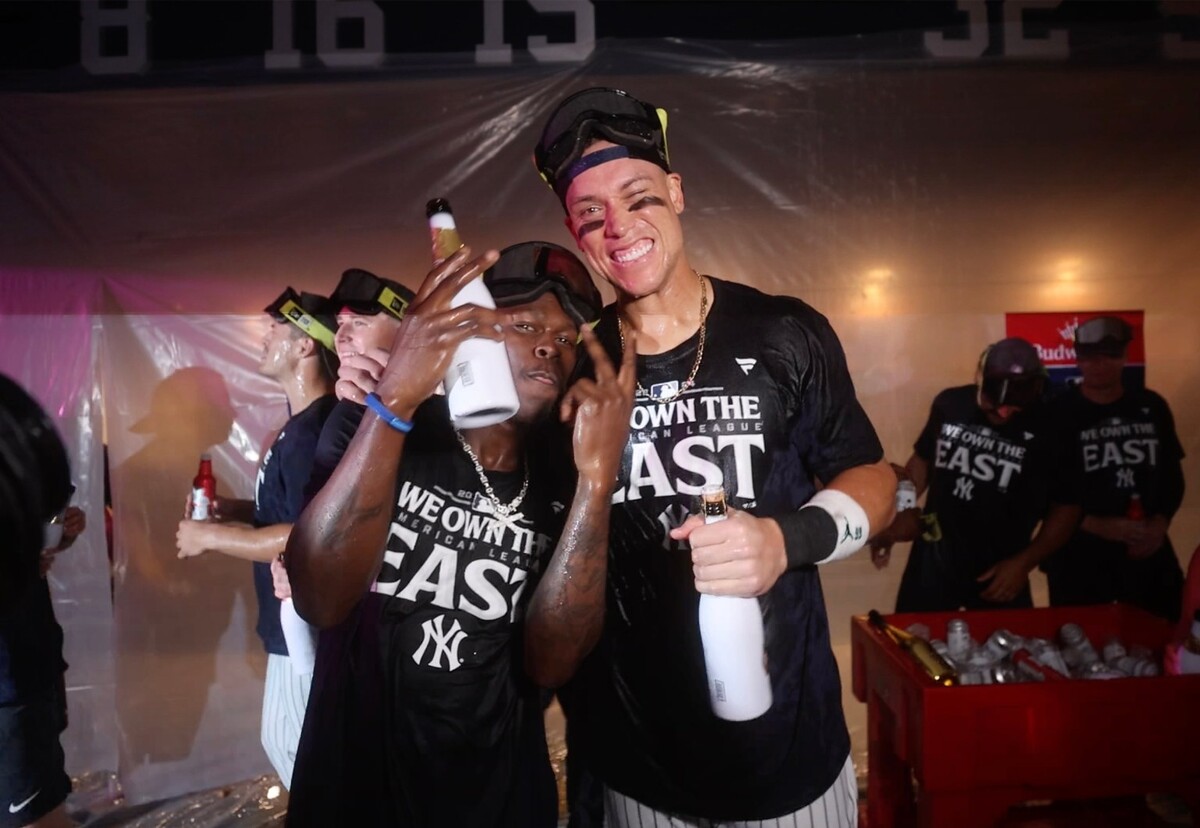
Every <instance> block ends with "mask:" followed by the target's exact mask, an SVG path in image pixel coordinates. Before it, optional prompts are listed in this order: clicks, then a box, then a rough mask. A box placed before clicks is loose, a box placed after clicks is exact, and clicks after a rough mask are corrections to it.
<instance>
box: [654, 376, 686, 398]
mask: <svg viewBox="0 0 1200 828" xmlns="http://www.w3.org/2000/svg"><path fill="white" fill-rule="evenodd" d="M678 393H679V380H670V381H669V382H656V383H654V384H653V385H651V386H650V399H652V400H661V399H663V398H664V397H672V396H674V395H675V394H678Z"/></svg>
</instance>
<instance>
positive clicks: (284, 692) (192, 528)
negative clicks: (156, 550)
mask: <svg viewBox="0 0 1200 828" xmlns="http://www.w3.org/2000/svg"><path fill="white" fill-rule="evenodd" d="M266 313H267V314H268V316H269V321H268V326H267V331H266V334H265V336H264V337H263V343H262V353H261V354H260V356H259V362H258V372H259V373H260V374H262V375H263V376H265V377H269V378H271V379H273V380H275V381H276V382H277V383H279V385H280V387H281V388H282V389H283V392H284V394H285V395H286V397H287V405H288V419H287V422H286V423H284V425H283V427H282V428H280V430H279V432H278V434H276V435H275V437H274V439H273V440H272V442H271V447H270V448H269V449H268V450H267V451H266V453H265V454H264V455H263V458H262V462H261V463H259V467H258V475H257V478H256V480H255V484H254V500H253V501H252V502H251V501H231V500H223V501H221V503H220V504H218V505H219V509H218V513H219V514H220V515H221V519H219V520H211V521H198V520H189V519H184V520H181V521H180V522H179V528H178V530H177V533H176V545H177V547H178V549H179V557H180V558H194V557H196V556H197V555H202V554H205V553H208V552H219V553H222V554H225V555H230V556H232V557H235V558H242V559H244V560H248V561H251V562H252V563H253V567H254V588H255V592H256V594H257V597H258V626H257V630H258V635H259V637H260V638H261V639H262V642H263V647H264V648H266V651H267V680H266V686H265V687H264V690H263V710H262V744H263V749H264V750H266V752H267V758H269V759H270V760H271V765H272V767H274V768H275V772H276V773H277V774H278V775H279V779H280V781H281V782H282V783H283V785H284V787H290V786H291V782H292V766H293V764H294V763H295V761H296V745H297V744H298V742H299V741H300V729H301V726H302V725H303V722H304V710H305V707H306V706H307V703H308V693H309V685H310V683H311V681H312V673H311V672H308V671H306V670H303V669H297V666H296V664H295V662H294V661H293V659H292V658H291V657H289V651H288V646H287V641H286V640H285V637H284V631H283V627H282V625H281V623H280V601H279V599H278V598H276V596H275V588H274V583H273V578H272V575H271V562H272V561H274V560H275V559H277V558H278V557H279V556H280V554H282V553H283V549H284V546H285V544H286V543H287V539H288V535H289V534H290V533H291V531H292V524H293V523H294V522H295V520H296V518H297V517H299V516H300V510H301V508H302V507H303V505H304V490H305V486H306V485H307V484H308V478H309V474H310V472H311V470H312V464H313V457H314V455H315V452H316V446H317V438H318V437H319V436H320V434H321V429H322V427H323V426H324V424H325V420H326V419H327V418H328V417H329V413H330V411H331V410H332V409H333V405H334V402H335V401H336V400H335V398H334V396H333V384H334V376H335V374H336V371H337V358H336V356H335V355H334V350H333V349H334V341H333V337H334V321H333V309H332V307H331V306H330V304H329V300H327V299H326V298H325V297H323V296H318V295H316V294H311V293H304V294H299V295H297V294H296V292H295V291H293V290H292V289H291V288H288V289H287V290H285V291H284V292H283V293H282V294H281V295H280V296H279V298H278V299H276V300H275V302H273V303H272V304H271V305H270V306H269V307H267V308H266Z"/></svg>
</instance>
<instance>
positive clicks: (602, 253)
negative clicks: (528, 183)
mask: <svg viewBox="0 0 1200 828" xmlns="http://www.w3.org/2000/svg"><path fill="white" fill-rule="evenodd" d="M612 146H615V145H614V144H611V143H609V142H607V141H599V142H597V143H595V144H593V145H592V146H590V147H589V148H588V151H587V152H586V153H584V155H585V156H586V155H588V154H590V153H592V152H595V151H597V150H601V149H605V148H607V147H612ZM563 206H564V208H565V209H566V211H567V218H566V225H567V229H568V230H569V231H570V232H571V235H572V236H573V237H574V238H575V243H576V244H577V245H578V246H579V250H580V252H581V253H582V254H583V257H584V258H585V259H586V260H587V263H588V264H589V265H590V266H591V268H592V270H593V272H595V273H598V274H599V275H600V276H602V277H603V278H604V279H606V280H607V281H608V282H609V284H611V285H612V286H613V287H614V288H616V289H617V291H619V292H620V293H621V294H623V295H624V296H626V297H631V298H635V299H636V298H640V297H643V296H647V295H649V294H653V293H657V292H659V291H660V290H661V289H662V287H663V286H664V285H665V284H666V283H667V281H668V280H669V279H670V278H671V277H672V276H673V275H674V274H675V271H676V270H677V269H678V268H679V266H680V264H681V262H682V256H683V226H682V225H681V224H680V221H679V214H680V213H682V212H683V183H682V179H681V178H680V177H679V175H678V174H677V173H668V172H665V171H664V170H663V169H662V168H661V167H658V166H657V165H655V164H651V163H650V162H649V161H641V160H639V159H636V158H618V159H615V160H612V161H607V162H605V163H603V164H599V165H597V166H595V167H592V168H591V169H589V170H585V171H584V172H582V173H580V174H579V176H578V177H576V178H575V179H574V180H573V181H572V182H571V186H570V187H569V188H568V189H567V194H566V198H565V199H564V201H563Z"/></svg>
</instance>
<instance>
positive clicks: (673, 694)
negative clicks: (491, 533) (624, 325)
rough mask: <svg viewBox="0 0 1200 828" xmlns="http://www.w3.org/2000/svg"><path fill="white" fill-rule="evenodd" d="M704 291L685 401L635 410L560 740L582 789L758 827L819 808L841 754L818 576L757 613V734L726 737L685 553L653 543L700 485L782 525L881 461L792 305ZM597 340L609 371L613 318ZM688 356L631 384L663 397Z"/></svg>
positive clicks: (835, 346)
mask: <svg viewBox="0 0 1200 828" xmlns="http://www.w3.org/2000/svg"><path fill="white" fill-rule="evenodd" d="M712 285H713V291H714V298H713V305H712V310H711V311H710V313H709V315H708V319H707V322H706V341H705V346H704V348H705V350H704V356H703V360H702V362H701V364H700V368H699V371H698V373H697V375H696V384H695V387H694V388H692V389H691V390H689V391H688V392H686V393H685V394H684V395H683V396H681V397H680V398H679V399H677V400H675V401H672V402H666V403H658V402H655V401H654V400H652V399H651V398H650V397H649V396H648V394H646V393H639V396H638V398H637V400H636V402H635V406H634V410H633V413H632V417H631V423H632V430H631V434H630V438H629V443H628V444H627V446H626V449H625V453H624V458H623V461H622V467H621V472H620V475H619V477H618V488H617V491H616V494H615V496H614V498H613V515H612V524H611V534H610V555H609V573H608V574H609V578H608V606H607V616H606V621H605V629H604V634H603V637H602V639H601V641H600V643H599V644H598V646H597V649H596V650H595V651H594V652H593V653H592V655H591V656H590V657H589V658H588V659H587V660H586V661H585V663H584V665H583V667H582V669H581V672H580V674H579V675H578V676H577V679H576V680H575V681H573V682H572V686H571V688H570V690H569V692H568V694H567V699H568V701H567V704H568V707H569V708H570V710H569V721H570V725H569V726H570V728H571V731H572V743H573V744H574V743H575V742H576V739H578V742H579V745H580V749H581V750H582V751H583V752H584V753H585V754H586V757H587V761H588V762H589V763H590V766H591V767H592V768H593V769H594V770H595V771H596V773H597V775H598V776H599V777H600V778H601V779H603V780H604V781H605V782H606V783H607V784H609V785H610V786H612V787H614V788H616V789H617V790H619V791H621V792H622V793H625V794H626V795H629V796H632V797H634V798H635V799H637V800H639V801H642V802H644V803H646V804H647V805H650V806H652V807H654V808H656V809H659V810H666V811H674V812H680V813H684V814H690V815H693V816H700V817H705V818H718V819H765V818H769V817H774V816H778V815H781V814H786V813H790V812H792V811H795V810H798V809H799V808H802V807H804V806H805V805H807V804H809V803H810V802H812V801H813V800H815V799H816V798H817V797H819V796H820V795H821V794H822V793H823V792H824V791H825V790H826V789H827V788H828V787H829V785H831V784H832V783H833V781H834V779H835V778H836V777H837V774H838V772H839V771H840V769H841V767H842V765H843V763H844V762H845V760H846V755H847V753H848V752H849V748H850V742H849V736H848V734H847V731H846V725H845V720H844V718H843V714H842V698H841V685H840V680H839V677H838V670H837V664H836V662H835V660H834V656H833V651H832V649H831V646H830V641H829V624H828V619H827V617H826V612H825V604H824V598H823V596H822V593H821V584H820V579H819V577H818V575H817V569H816V567H815V566H806V567H803V568H799V569H796V570H793V571H789V572H787V573H785V574H784V575H783V576H782V577H781V578H780V579H779V581H778V582H777V583H776V585H775V586H774V587H773V588H772V589H771V590H770V591H769V592H768V593H767V594H766V595H765V596H763V597H762V598H761V599H760V603H761V605H762V609H763V613H764V623H765V631H766V647H767V656H768V658H767V661H768V669H769V672H770V675H771V685H772V690H773V698H774V703H773V705H772V708H771V709H770V710H769V711H768V712H767V713H766V714H764V715H763V716H762V717H760V718H759V719H757V720H755V721H752V722H742V723H730V722H725V721H722V720H720V719H717V718H716V717H715V716H714V715H713V713H712V708H711V706H710V704H709V699H708V691H707V683H706V679H705V671H704V658H703V651H702V648H701V643H700V635H699V629H698V621H697V611H698V606H699V594H698V593H697V592H696V589H695V584H694V581H693V575H692V568H691V562H690V555H689V552H688V548H687V544H686V543H681V542H678V541H673V540H671V539H670V538H669V537H668V536H667V532H668V530H669V529H671V528H673V527H675V526H677V525H679V524H680V523H682V522H683V520H684V519H685V518H686V517H687V515H688V514H689V513H690V512H694V511H697V508H698V502H699V499H698V494H699V491H700V489H701V487H702V486H703V485H704V484H705V483H708V482H720V481H723V482H724V485H725V489H726V493H727V499H728V501H729V503H730V504H731V505H732V506H735V507H737V508H740V509H744V510H747V511H749V512H751V513H753V514H755V515H761V516H769V515H773V514H782V513H784V512H787V511H791V510H794V509H797V508H799V507H800V506H801V505H803V504H804V503H805V502H806V501H807V500H808V499H809V498H810V497H811V496H812V495H813V494H814V492H815V491H816V487H815V484H814V481H815V480H816V479H820V480H823V481H829V480H832V479H833V478H834V477H836V476H837V475H838V474H839V473H840V472H842V471H844V470H846V469H849V468H851V467H854V466H858V465H862V464H866V463H874V462H876V461H878V460H880V459H881V457H882V455H883V451H882V448H881V447H880V444H879V441H878V439H877V437H876V435H875V431H874V429H873V428H872V427H871V424H870V422H869V421H868V420H867V417H866V415H865V414H864V412H863V410H862V408H861V407H860V406H859V404H858V401H857V399H856V398H855V395H854V388H853V385H852V383H851V381H850V376H849V373H848V372H847V369H846V364H845V357H844V354H843V352H842V348H841V345H840V343H839V342H838V340H837V337H836V335H835V334H834V332H833V330H832V329H831V328H830V326H829V323H828V322H827V321H826V319H825V318H824V317H823V316H821V315H820V314H818V313H817V312H816V311H814V310H813V309H812V308H811V307H809V306H808V305H806V304H804V303H803V302H801V301H799V300H796V299H791V298H786V297H778V296H768V295H766V294H763V293H761V292H759V291H757V290H754V289H753V288H749V287H746V286H743V285H737V284H734V283H730V282H724V281H720V280H717V279H713V280H712ZM597 330H598V333H599V335H600V338H601V341H602V342H603V343H604V344H605V347H606V348H607V349H608V351H609V353H610V355H611V356H612V358H613V359H614V360H619V358H620V348H621V346H620V341H619V337H618V333H617V326H616V317H615V313H614V309H613V308H611V307H610V308H608V309H607V310H606V312H605V314H604V315H603V317H602V321H601V323H600V325H599V327H598V329H597ZM697 345H698V334H697V336H694V337H693V338H692V339H691V340H689V341H688V342H685V343H683V344H681V345H680V346H678V347H677V348H675V349H673V350H671V351H669V352H667V353H665V354H661V355H656V356H650V357H639V358H638V377H639V380H640V384H641V385H642V386H643V387H644V388H645V389H646V391H647V392H650V393H653V392H655V391H658V390H665V391H666V392H667V393H668V394H669V393H670V390H671V388H672V386H671V385H670V383H672V382H682V381H683V380H684V379H685V378H686V377H687V376H688V373H689V371H690V370H691V367H692V365H693V361H694V359H695V355H696V349H697ZM664 384H665V385H664ZM656 386H657V388H656Z"/></svg>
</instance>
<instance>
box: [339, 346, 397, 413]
mask: <svg viewBox="0 0 1200 828" xmlns="http://www.w3.org/2000/svg"><path fill="white" fill-rule="evenodd" d="M388 356H389V352H388V351H385V350H383V349H382V348H372V349H371V350H369V351H367V352H366V353H365V354H352V355H350V356H348V357H346V358H345V359H343V360H341V361H340V362H339V363H338V380H337V385H335V386H334V393H336V394H337V397H338V399H339V400H353V401H354V402H356V403H358V404H359V405H362V403H363V401H364V400H365V399H366V398H367V394H371V393H374V391H375V389H376V387H377V386H378V385H379V378H380V377H381V376H383V369H384V368H385V367H387V361H388Z"/></svg>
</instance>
